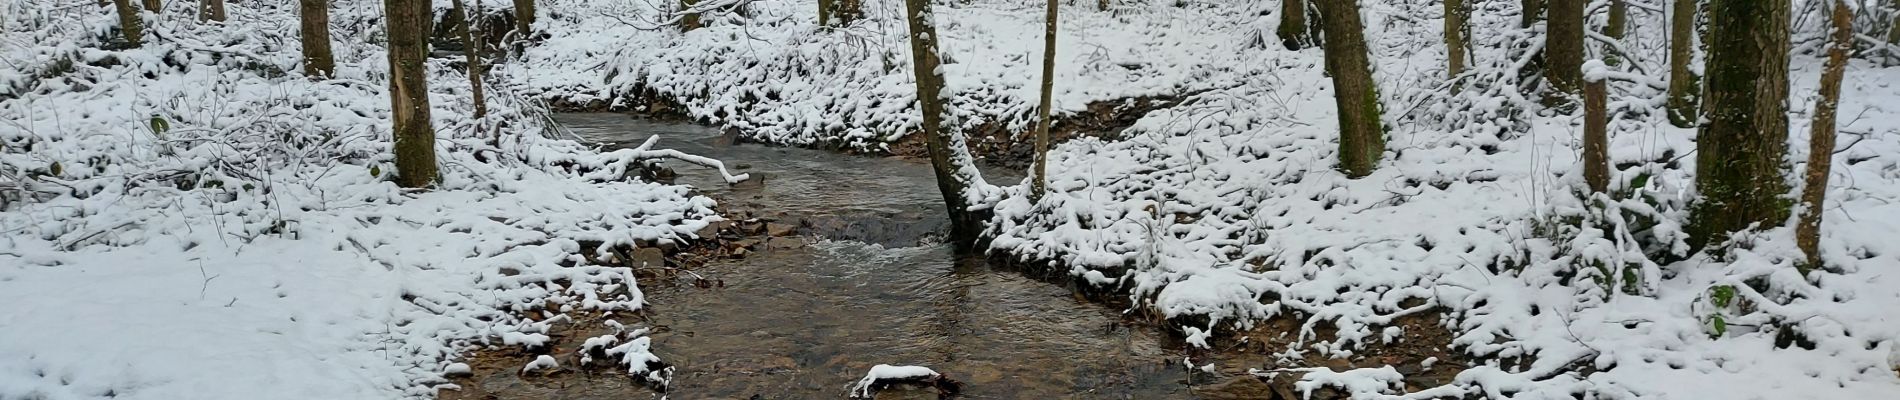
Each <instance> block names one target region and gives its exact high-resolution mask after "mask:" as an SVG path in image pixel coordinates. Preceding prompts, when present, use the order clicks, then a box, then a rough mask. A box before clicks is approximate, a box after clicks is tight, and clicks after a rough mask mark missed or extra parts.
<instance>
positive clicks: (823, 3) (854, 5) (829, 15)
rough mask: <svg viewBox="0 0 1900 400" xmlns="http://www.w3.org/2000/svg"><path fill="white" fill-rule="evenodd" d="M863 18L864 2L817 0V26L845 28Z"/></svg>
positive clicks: (853, 0) (861, 0) (855, 0)
mask: <svg viewBox="0 0 1900 400" xmlns="http://www.w3.org/2000/svg"><path fill="white" fill-rule="evenodd" d="M863 16H864V0H818V26H845V25H851V23H852V22H855V21H857V20H858V18H861V17H863Z"/></svg>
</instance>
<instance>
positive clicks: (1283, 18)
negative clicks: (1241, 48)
mask: <svg viewBox="0 0 1900 400" xmlns="http://www.w3.org/2000/svg"><path fill="white" fill-rule="evenodd" d="M1102 4H1103V5H1104V6H1106V5H1107V4H1108V3H1106V2H1104V3H1102ZM1274 33H1275V34H1277V35H1279V36H1280V43H1281V44H1284V45H1286V49H1287V50H1299V49H1302V48H1306V46H1312V45H1313V35H1312V25H1310V24H1308V23H1307V22H1306V0H1281V1H1280V26H1279V28H1277V29H1275V30H1274Z"/></svg>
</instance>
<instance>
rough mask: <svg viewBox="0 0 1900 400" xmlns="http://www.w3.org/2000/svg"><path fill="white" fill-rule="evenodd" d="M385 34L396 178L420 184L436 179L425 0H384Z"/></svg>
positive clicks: (412, 185)
mask: <svg viewBox="0 0 1900 400" xmlns="http://www.w3.org/2000/svg"><path fill="white" fill-rule="evenodd" d="M383 13H384V15H386V16H387V18H386V19H385V20H386V21H387V22H386V24H387V26H385V27H384V31H385V32H387V33H388V35H389V106H390V107H389V108H390V113H391V114H392V115H393V117H394V118H393V119H394V120H395V132H394V136H395V139H396V145H395V151H396V174H397V176H396V179H397V180H396V182H397V184H400V185H402V186H403V187H408V188H420V187H425V186H429V185H431V184H434V183H435V181H436V165H435V128H434V127H433V126H432V124H431V122H430V120H429V81H428V80H427V78H426V77H425V76H424V75H425V72H426V71H424V69H425V68H427V65H426V61H427V58H428V55H429V44H428V33H427V31H426V30H425V29H427V27H428V26H429V24H428V21H429V19H430V18H431V14H433V13H432V12H431V11H430V9H429V0H383Z"/></svg>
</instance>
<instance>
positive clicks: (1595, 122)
mask: <svg viewBox="0 0 1900 400" xmlns="http://www.w3.org/2000/svg"><path fill="white" fill-rule="evenodd" d="M1596 67H1597V68H1603V67H1602V66H1600V65H1598V66H1596ZM1585 79H1586V81H1585V82H1584V84H1583V157H1582V159H1583V181H1584V183H1586V184H1588V185H1589V186H1590V193H1608V192H1609V191H1610V112H1609V111H1610V110H1609V96H1610V94H1609V92H1610V90H1609V87H1608V85H1607V84H1605V82H1604V79H1603V77H1602V76H1598V75H1596V74H1591V76H1590V77H1588V78H1585Z"/></svg>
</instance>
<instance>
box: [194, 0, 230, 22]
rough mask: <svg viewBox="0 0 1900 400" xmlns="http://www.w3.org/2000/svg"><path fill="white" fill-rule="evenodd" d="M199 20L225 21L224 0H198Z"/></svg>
mask: <svg viewBox="0 0 1900 400" xmlns="http://www.w3.org/2000/svg"><path fill="white" fill-rule="evenodd" d="M198 20H199V21H224V0H198Z"/></svg>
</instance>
